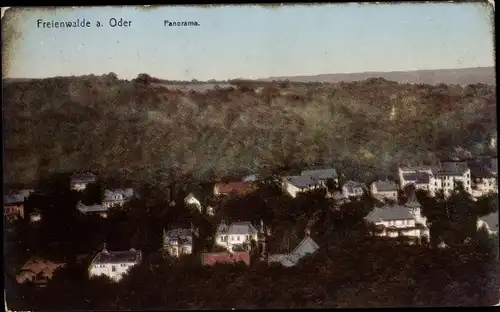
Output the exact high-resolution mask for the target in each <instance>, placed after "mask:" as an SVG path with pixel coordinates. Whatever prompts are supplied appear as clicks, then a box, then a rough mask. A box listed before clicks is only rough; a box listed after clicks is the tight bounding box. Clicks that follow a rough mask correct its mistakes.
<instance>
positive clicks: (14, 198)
mask: <svg viewBox="0 0 500 312" xmlns="http://www.w3.org/2000/svg"><path fill="white" fill-rule="evenodd" d="M34 192H35V190H33V189H23V190H16V191H11V192H9V193H7V194H4V195H3V203H4V204H7V205H8V204H20V203H23V202H24V199H25V198H28V197H29V196H30V195H31V194H32V193H34Z"/></svg>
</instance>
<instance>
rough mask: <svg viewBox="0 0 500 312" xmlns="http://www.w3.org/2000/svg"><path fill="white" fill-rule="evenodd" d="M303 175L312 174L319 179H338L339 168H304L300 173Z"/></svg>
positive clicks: (311, 175)
mask: <svg viewBox="0 0 500 312" xmlns="http://www.w3.org/2000/svg"><path fill="white" fill-rule="evenodd" d="M300 175H301V176H310V177H312V178H315V179H319V180H326V179H337V178H338V175H337V170H335V169H321V170H304V171H302V172H301V173H300Z"/></svg>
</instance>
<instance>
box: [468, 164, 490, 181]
mask: <svg viewBox="0 0 500 312" xmlns="http://www.w3.org/2000/svg"><path fill="white" fill-rule="evenodd" d="M469 169H470V174H471V176H472V177H473V178H481V179H488V178H494V177H495V175H494V174H493V173H492V172H491V171H490V170H488V169H487V168H486V167H485V166H482V165H480V164H470V165H469Z"/></svg>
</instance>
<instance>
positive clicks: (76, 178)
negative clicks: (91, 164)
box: [69, 172, 97, 191]
mask: <svg viewBox="0 0 500 312" xmlns="http://www.w3.org/2000/svg"><path fill="white" fill-rule="evenodd" d="M96 181H97V177H96V176H95V175H94V174H92V173H90V172H85V173H76V174H74V175H72V176H71V179H70V182H69V183H70V189H72V190H75V191H83V190H84V189H85V188H86V187H87V185H89V184H90V183H95V182H96Z"/></svg>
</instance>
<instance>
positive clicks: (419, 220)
mask: <svg viewBox="0 0 500 312" xmlns="http://www.w3.org/2000/svg"><path fill="white" fill-rule="evenodd" d="M365 220H366V221H367V222H370V223H373V224H375V225H376V226H378V227H379V228H380V229H381V232H380V233H378V236H388V237H398V236H408V237H410V238H417V239H419V238H422V237H427V238H429V228H428V227H427V219H426V218H425V217H424V216H422V214H421V205H420V204H419V203H418V201H417V200H416V197H415V194H414V192H412V194H410V197H409V199H408V201H407V202H406V204H405V205H404V206H401V205H386V206H385V207H382V208H378V207H375V208H374V209H373V210H372V211H371V212H370V213H369V214H368V215H367V216H366V217H365Z"/></svg>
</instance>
